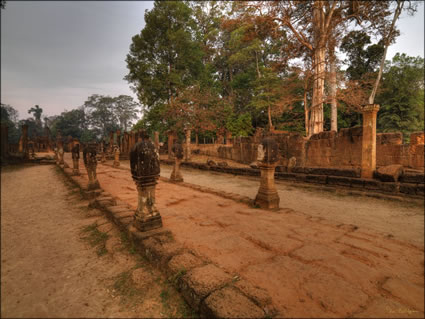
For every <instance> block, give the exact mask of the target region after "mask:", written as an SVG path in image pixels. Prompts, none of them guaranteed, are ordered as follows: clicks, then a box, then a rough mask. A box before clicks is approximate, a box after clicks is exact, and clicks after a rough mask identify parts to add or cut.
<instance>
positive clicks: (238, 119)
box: [226, 113, 253, 136]
mask: <svg viewBox="0 0 425 319" xmlns="http://www.w3.org/2000/svg"><path fill="white" fill-rule="evenodd" d="M226 128H227V129H228V130H229V131H230V132H231V133H232V136H249V135H251V133H252V132H253V127H252V118H251V115H250V114H248V113H245V114H240V115H236V114H233V115H232V116H231V117H230V118H229V119H228V121H227V123H226Z"/></svg>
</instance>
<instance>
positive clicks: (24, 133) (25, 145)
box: [22, 124, 29, 158]
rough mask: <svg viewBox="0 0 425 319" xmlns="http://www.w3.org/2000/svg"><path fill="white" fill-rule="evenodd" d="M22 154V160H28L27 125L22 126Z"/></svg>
mask: <svg viewBox="0 0 425 319" xmlns="http://www.w3.org/2000/svg"><path fill="white" fill-rule="evenodd" d="M22 152H23V153H24V158H28V156H29V154H28V125H26V124H24V125H22Z"/></svg>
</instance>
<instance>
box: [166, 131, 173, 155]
mask: <svg viewBox="0 0 425 319" xmlns="http://www.w3.org/2000/svg"><path fill="white" fill-rule="evenodd" d="M167 134H168V159H169V160H172V159H173V150H172V148H173V144H174V132H173V131H168V132H167Z"/></svg>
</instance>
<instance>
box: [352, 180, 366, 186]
mask: <svg viewBox="0 0 425 319" xmlns="http://www.w3.org/2000/svg"><path fill="white" fill-rule="evenodd" d="M364 181H365V180H364V179H362V178H353V179H351V187H354V188H364Z"/></svg>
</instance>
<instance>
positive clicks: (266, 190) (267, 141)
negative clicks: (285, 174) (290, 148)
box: [254, 137, 279, 209]
mask: <svg viewBox="0 0 425 319" xmlns="http://www.w3.org/2000/svg"><path fill="white" fill-rule="evenodd" d="M278 152H279V148H278V145H277V142H276V140H275V139H274V138H272V137H266V138H264V139H263V140H262V141H261V144H259V145H258V158H257V160H258V161H259V164H258V166H259V168H260V171H261V181H260V188H259V189H258V193H257V196H256V197H255V202H254V203H255V204H256V205H258V206H260V207H261V208H267V209H277V208H279V195H278V193H277V190H276V185H275V183H274V171H275V167H276V163H277V161H278Z"/></svg>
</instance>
